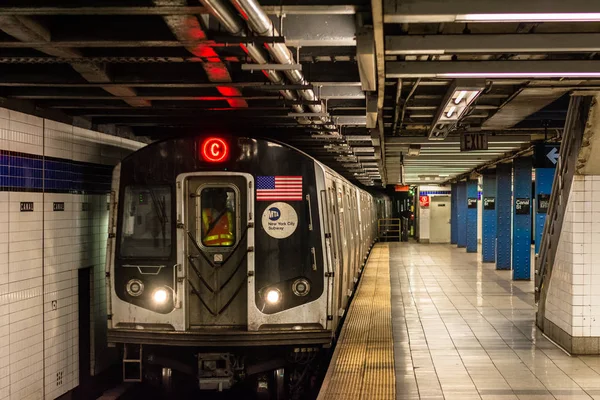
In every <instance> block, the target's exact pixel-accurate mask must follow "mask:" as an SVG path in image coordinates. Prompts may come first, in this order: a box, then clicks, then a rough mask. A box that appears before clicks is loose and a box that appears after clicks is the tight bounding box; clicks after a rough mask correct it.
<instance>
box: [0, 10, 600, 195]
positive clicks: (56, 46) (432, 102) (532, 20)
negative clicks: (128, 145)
mask: <svg viewBox="0 0 600 400" xmlns="http://www.w3.org/2000/svg"><path fill="white" fill-rule="evenodd" d="M210 3H214V2H211V1H203V2H201V1H197V0H135V1H129V2H127V4H125V5H124V4H122V3H121V2H110V1H106V0H91V1H87V2H85V7H73V2H71V1H68V0H64V1H61V0H59V1H58V2H54V3H53V4H52V5H51V6H48V3H47V2H44V1H41V0H7V1H4V2H3V3H2V5H1V6H0V101H1V102H2V104H3V105H4V106H7V107H13V108H21V109H24V110H26V111H30V112H36V113H44V115H45V116H49V117H53V118H56V119H65V120H71V121H74V122H75V123H76V124H79V125H83V126H86V127H93V128H96V129H99V130H104V131H114V132H119V133H120V134H123V135H138V136H143V137H148V138H151V139H160V138H165V137H169V136H172V135H181V134H197V133H199V132H206V131H225V130H233V131H237V132H244V133H247V134H249V135H260V136H267V137H273V138H276V139H279V140H283V141H286V142H288V143H291V144H293V145H295V146H297V147H299V148H301V149H302V150H305V151H307V152H308V153H310V154H312V155H313V156H315V157H316V158H318V159H319V160H321V161H322V162H324V163H326V164H328V165H330V166H332V167H333V168H335V169H336V170H338V171H339V172H341V173H342V174H344V175H345V176H347V177H348V178H350V179H354V180H356V181H358V182H360V183H362V184H364V185H375V186H377V185H382V184H395V183H397V182H399V181H402V179H401V175H400V170H401V168H400V164H401V160H402V163H403V171H404V179H405V181H406V182H408V183H419V182H425V181H426V182H441V181H445V180H448V179H450V178H452V177H455V176H458V175H461V174H464V173H466V172H469V171H470V170H472V169H473V168H474V167H477V166H479V165H482V164H483V163H486V162H489V161H490V160H494V159H496V158H499V157H502V156H503V155H505V154H506V153H510V152H512V151H516V150H519V149H521V147H522V146H523V145H526V144H528V143H529V142H530V141H531V140H532V139H539V138H543V137H544V136H543V135H544V134H548V132H549V135H550V136H555V135H556V134H557V133H559V132H560V130H561V129H562V126H563V124H564V120H565V115H566V105H567V104H568V93H569V92H570V91H572V90H574V89H577V88H598V87H600V80H599V79H600V73H599V72H598V71H600V57H599V56H598V52H599V51H600V44H599V43H600V40H599V39H600V38H599V34H598V33H597V32H599V31H600V18H598V19H594V17H593V15H595V14H591V13H600V6H599V5H598V4H597V3H594V2H589V1H587V2H584V1H581V0H572V1H569V2H561V1H555V0H548V1H547V2H523V1H516V0H506V1H503V2H497V1H495V0H478V1H476V0H459V1H445V0H419V1H417V0H402V1H400V0H354V1H353V0H346V1H342V0H325V1H312V0H307V1H302V2H299V1H295V0H283V1H279V0H270V1H268V0H259V3H260V5H261V6H262V9H263V10H264V12H265V13H266V14H267V15H268V17H269V18H270V21H271V23H272V29H271V30H270V31H269V32H266V33H265V32H262V33H261V34H258V33H256V32H252V31H251V28H253V29H254V28H256V27H255V26H254V27H253V26H252V25H251V24H247V23H246V21H245V20H244V19H243V18H242V16H241V14H239V13H238V12H237V11H235V9H234V8H233V7H232V6H231V4H230V2H229V0H224V1H223V2H222V3H224V4H225V5H226V7H227V9H228V10H230V11H231V10H233V12H234V17H235V19H236V21H238V23H240V24H241V25H239V26H240V27H241V28H242V29H241V30H240V31H239V32H233V31H232V30H231V28H232V26H230V25H227V24H226V23H225V22H224V21H223V20H219V19H218V18H216V17H215V15H216V14H214V13H213V14H211V11H212V10H211V9H209V8H206V7H205V6H204V5H206V4H210ZM506 10H509V11H506ZM575 11H577V12H579V13H580V14H579V16H580V18H581V15H584V16H585V15H588V16H589V17H588V19H587V20H584V21H577V20H573V18H572V16H570V15H571V14H569V13H573V12H575ZM507 12H508V13H509V14H507ZM598 15H600V14H598ZM559 17H560V18H559ZM561 18H562V19H561ZM557 19H559V20H557ZM584 19H585V18H584ZM284 45H285V46H286V47H287V48H288V49H289V53H288V56H286V57H288V61H289V65H288V67H287V68H292V67H293V68H296V67H294V65H297V64H299V65H300V67H301V70H299V69H296V71H298V72H300V73H301V74H302V77H303V79H304V80H303V81H301V82H300V81H297V80H295V79H292V78H293V74H290V73H289V72H290V70H289V69H288V70H281V69H280V70H277V71H275V68H277V65H276V64H279V65H281V59H278V58H277V55H276V54H275V53H274V52H272V51H270V50H271V48H274V47H278V46H284ZM246 50H248V52H246ZM257 54H258V56H259V58H260V57H262V58H263V59H262V61H261V62H260V63H261V64H264V63H267V65H269V66H270V68H266V67H265V68H264V69H265V71H268V72H267V73H266V76H265V74H264V73H262V72H261V70H260V67H256V66H253V65H255V64H258V62H257V61H256V56H257ZM300 67H298V68H300ZM252 68H258V69H252ZM465 77H466V78H477V79H480V80H482V81H483V91H482V93H481V95H479V96H478V97H477V98H476V100H475V101H474V102H473V103H471V104H470V105H469V106H468V107H467V109H466V111H465V113H464V114H463V115H462V116H461V117H460V119H459V120H458V122H457V123H456V125H455V126H453V128H452V130H451V132H450V134H449V136H448V138H446V139H445V140H443V141H430V140H428V139H427V137H428V134H429V133H430V132H431V130H432V127H433V125H434V123H435V122H436V121H437V118H438V116H439V115H440V114H441V112H442V111H443V110H442V108H443V107H444V106H445V104H446V103H445V102H446V101H447V99H448V96H449V95H450V94H451V93H449V91H450V90H451V88H452V87H453V85H455V84H456V81H455V80H456V79H462V78H465ZM565 99H567V100H565ZM315 110H317V111H318V112H315ZM307 112H308V113H310V114H307V115H308V117H307V116H303V115H301V114H306V113H307ZM467 131H469V132H487V133H488V134H489V135H490V138H489V143H490V144H489V150H487V151H483V152H476V153H460V150H459V147H458V143H459V142H458V141H459V136H460V134H461V133H462V132H467ZM540 135H542V136H540ZM410 144H413V145H414V144H420V146H421V152H420V154H419V155H418V156H410V157H409V156H408V154H407V153H408V147H409V145H410Z"/></svg>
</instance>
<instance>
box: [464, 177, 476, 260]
mask: <svg viewBox="0 0 600 400" xmlns="http://www.w3.org/2000/svg"><path fill="white" fill-rule="evenodd" d="M469 199H471V202H472V201H473V200H474V206H473V204H471V206H469V203H470V201H469ZM465 202H466V203H467V224H466V225H467V253H477V181H476V180H469V181H467V200H465Z"/></svg>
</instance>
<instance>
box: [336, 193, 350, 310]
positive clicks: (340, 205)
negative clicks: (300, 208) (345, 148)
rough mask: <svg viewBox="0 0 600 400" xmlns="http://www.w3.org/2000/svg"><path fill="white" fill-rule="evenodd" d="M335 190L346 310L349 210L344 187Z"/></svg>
mask: <svg viewBox="0 0 600 400" xmlns="http://www.w3.org/2000/svg"><path fill="white" fill-rule="evenodd" d="M334 189H335V192H336V196H337V201H336V203H337V210H338V222H339V228H340V229H339V233H340V240H339V243H340V254H341V256H342V262H341V263H340V266H341V268H340V285H339V289H340V292H339V299H340V302H339V304H340V309H345V308H346V304H347V292H348V282H347V281H348V279H347V275H349V270H350V251H349V250H348V246H349V244H350V242H349V238H348V232H347V229H346V225H347V224H346V214H347V210H346V208H345V206H344V194H343V192H342V187H340V185H338V184H336V183H334Z"/></svg>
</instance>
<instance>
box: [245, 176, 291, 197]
mask: <svg viewBox="0 0 600 400" xmlns="http://www.w3.org/2000/svg"><path fill="white" fill-rule="evenodd" d="M256 200H257V201H275V200H284V201H297V200H302V177H301V176H257V177H256Z"/></svg>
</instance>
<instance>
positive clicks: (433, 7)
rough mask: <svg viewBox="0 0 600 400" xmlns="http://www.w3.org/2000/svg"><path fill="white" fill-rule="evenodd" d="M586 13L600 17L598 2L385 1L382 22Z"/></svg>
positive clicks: (489, 19)
mask: <svg viewBox="0 0 600 400" xmlns="http://www.w3.org/2000/svg"><path fill="white" fill-rule="evenodd" d="M589 13H598V15H597V16H596V17H600V3H599V2H595V1H588V0H570V1H564V0H544V1H523V0H503V1H498V0H456V1H446V0H409V1H407V0H385V7H384V20H385V22H386V23H397V24H402V23H411V24H414V23H440V22H467V23H468V22H492V21H493V22H505V21H507V20H508V21H512V22H537V21H546V20H548V18H552V16H554V18H555V20H558V21H561V19H560V18H561V17H562V18H563V20H564V19H565V18H570V19H569V20H573V21H578V20H582V19H577V16H578V15H577V14H579V15H580V14H589ZM592 16H593V15H592ZM592 16H588V18H591V17H592ZM486 18H487V19H486ZM580 18H581V17H580ZM584 20H585V19H584ZM588 20H589V19H588Z"/></svg>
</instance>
